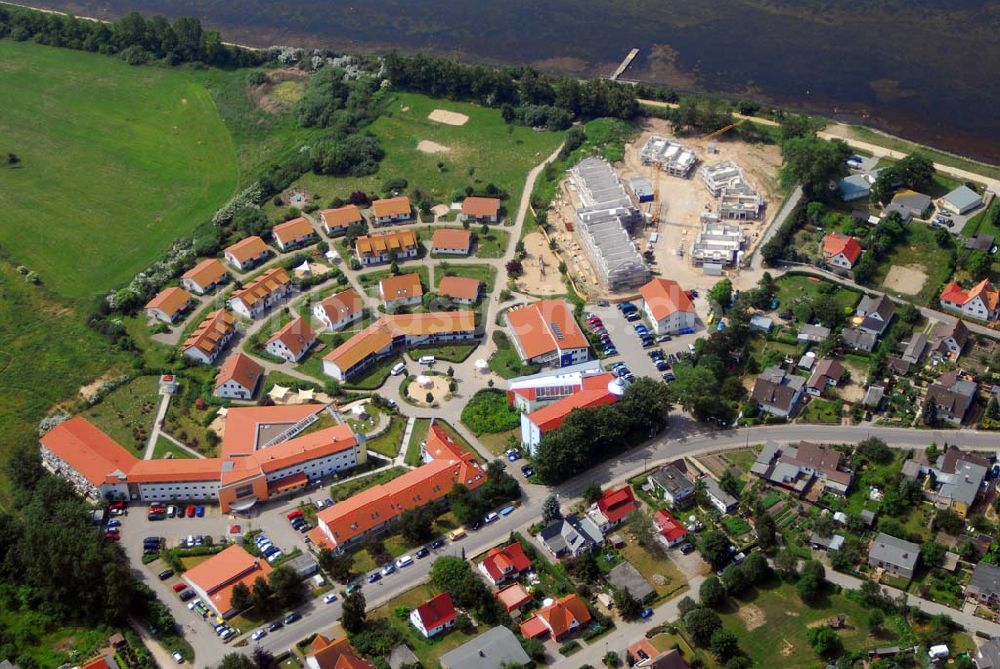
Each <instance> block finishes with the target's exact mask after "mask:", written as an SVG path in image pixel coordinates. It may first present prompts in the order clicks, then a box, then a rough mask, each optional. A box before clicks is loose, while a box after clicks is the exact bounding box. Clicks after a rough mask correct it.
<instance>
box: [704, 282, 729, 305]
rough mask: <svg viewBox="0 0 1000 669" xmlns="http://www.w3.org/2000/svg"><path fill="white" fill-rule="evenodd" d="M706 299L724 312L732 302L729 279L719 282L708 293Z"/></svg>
mask: <svg viewBox="0 0 1000 669" xmlns="http://www.w3.org/2000/svg"><path fill="white" fill-rule="evenodd" d="M708 299H709V301H710V302H714V303H715V304H718V305H719V308H721V309H722V310H723V311H725V310H726V309H728V308H729V305H730V304H731V303H732V301H733V283H732V282H731V281H730V280H729V279H723V280H722V281H719V282H718V283H716V284H715V285H714V286H712V290H710V291H708Z"/></svg>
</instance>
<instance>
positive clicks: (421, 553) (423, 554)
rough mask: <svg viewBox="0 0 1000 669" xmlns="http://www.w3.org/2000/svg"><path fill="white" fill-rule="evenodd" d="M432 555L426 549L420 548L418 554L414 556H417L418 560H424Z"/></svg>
mask: <svg viewBox="0 0 1000 669" xmlns="http://www.w3.org/2000/svg"><path fill="white" fill-rule="evenodd" d="M430 554H431V552H430V551H429V550H427V549H426V548H418V549H417V552H416V553H414V555H415V556H416V558H417V559H418V560H422V559H423V558H425V557H427V556H428V555H430Z"/></svg>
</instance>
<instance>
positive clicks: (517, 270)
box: [504, 258, 524, 279]
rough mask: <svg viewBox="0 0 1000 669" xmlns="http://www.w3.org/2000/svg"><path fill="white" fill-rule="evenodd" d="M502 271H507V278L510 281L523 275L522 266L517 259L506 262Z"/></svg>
mask: <svg viewBox="0 0 1000 669" xmlns="http://www.w3.org/2000/svg"><path fill="white" fill-rule="evenodd" d="M504 269H505V270H507V276H509V277H510V278H512V279H516V278H518V277H520V276H521V275H522V274H524V265H522V264H521V261H520V260H518V259H517V258H512V259H510V260H508V261H507V263H506V264H505V265H504Z"/></svg>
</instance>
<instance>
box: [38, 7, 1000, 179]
mask: <svg viewBox="0 0 1000 669" xmlns="http://www.w3.org/2000/svg"><path fill="white" fill-rule="evenodd" d="M40 4H42V5H44V6H46V7H48V8H51V9H60V10H65V11H72V12H74V13H77V14H80V15H86V16H96V17H100V18H116V17H118V16H121V15H122V14H124V13H126V12H128V11H131V10H138V11H140V12H142V13H145V14H154V13H155V14H163V15H165V16H168V17H176V16H181V15H190V16H197V17H199V18H201V19H202V20H203V21H204V22H205V23H206V24H207V25H209V26H211V27H213V28H215V29H218V30H220V31H221V32H222V33H223V36H224V38H225V39H227V40H230V41H236V42H241V43H246V44H251V45H255V46H266V45H272V44H286V45H296V46H321V47H329V48H334V49H340V50H345V51H384V50H387V49H390V48H396V49H399V50H401V51H405V52H414V51H426V52H432V53H436V54H445V55H456V56H459V57H464V58H468V59H471V60H476V61H482V62H493V63H512V64H534V65H536V66H538V67H540V68H544V69H546V70H550V71H557V72H563V73H567V74H577V75H588V76H593V75H600V74H610V73H611V72H612V71H613V70H614V68H615V67H616V65H617V64H618V62H619V61H621V59H622V58H623V57H624V56H625V55H626V54H627V53H628V51H629V49H631V48H633V47H637V48H639V49H640V56H639V58H638V59H637V60H636V62H635V64H634V65H633V67H632V68H630V69H629V70H628V72H627V73H626V74H625V78H630V79H638V80H643V81H650V82H659V83H666V84H671V85H673V86H675V87H677V88H679V89H682V90H705V91H710V92H718V93H725V94H727V95H731V96H734V97H739V96H747V97H752V98H754V99H757V100H759V101H763V102H771V103H774V104H782V105H789V106H793V107H798V108H801V109H806V110H809V111H812V112H816V113H821V114H825V115H828V116H831V117H834V118H839V119H843V120H847V121H852V122H861V123H865V124H868V125H872V126H875V127H880V128H883V129H885V130H888V131H890V132H893V133H896V134H900V135H903V136H905V137H908V138H911V139H914V140H918V141H922V142H925V143H928V144H931V145H934V146H937V147H940V148H942V149H946V150H951V151H954V152H956V153H961V154H965V155H970V156H974V157H978V158H981V159H984V160H988V161H991V162H1000V3H998V2H996V1H995V0H866V1H865V2H862V1H860V0H842V1H841V2H833V1H828V0H478V1H475V0H405V1H403V0H363V1H358V0H351V1H343V0H282V1H280V2H277V1H274V0H236V1H233V0H45V1H44V2H43V3H40Z"/></svg>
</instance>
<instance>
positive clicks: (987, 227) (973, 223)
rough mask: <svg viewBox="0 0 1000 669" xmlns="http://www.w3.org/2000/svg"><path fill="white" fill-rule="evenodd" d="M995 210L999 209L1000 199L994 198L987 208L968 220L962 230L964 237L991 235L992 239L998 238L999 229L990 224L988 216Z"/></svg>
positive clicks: (999, 234) (999, 235)
mask: <svg viewBox="0 0 1000 669" xmlns="http://www.w3.org/2000/svg"><path fill="white" fill-rule="evenodd" d="M996 209H1000V198H996V197H995V198H993V202H991V203H990V206H989V207H988V208H986V209H983V210H982V211H980V212H979V213H978V214H976V215H975V216H973V217H972V218H970V219H969V221H968V222H967V223H966V224H965V227H964V228H962V234H963V235H965V236H966V237H974V236H976V235H992V236H993V237H994V239H995V238H997V237H1000V228H998V227H997V226H995V225H993V224H992V223H991V222H990V214H991V213H992V212H993V211H994V210H996Z"/></svg>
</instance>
